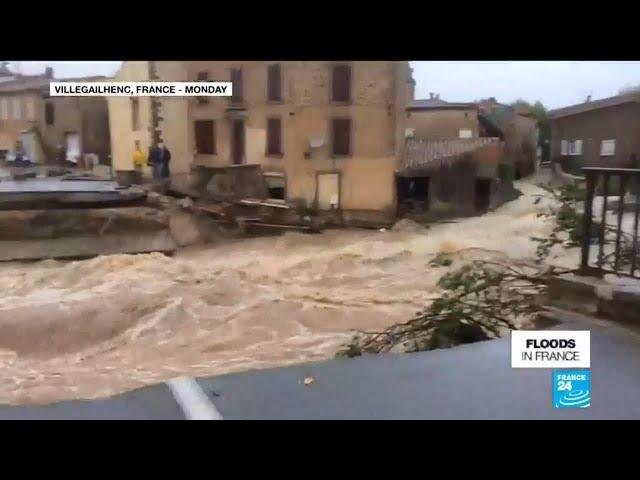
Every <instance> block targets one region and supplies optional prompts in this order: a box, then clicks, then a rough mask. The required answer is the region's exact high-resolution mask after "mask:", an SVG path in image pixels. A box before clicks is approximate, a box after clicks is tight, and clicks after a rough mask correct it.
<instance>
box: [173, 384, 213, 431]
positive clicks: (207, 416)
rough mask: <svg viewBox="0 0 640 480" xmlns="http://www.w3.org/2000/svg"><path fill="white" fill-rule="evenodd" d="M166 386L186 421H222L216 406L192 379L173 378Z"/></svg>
mask: <svg viewBox="0 0 640 480" xmlns="http://www.w3.org/2000/svg"><path fill="white" fill-rule="evenodd" d="M167 385H168V386H169V388H170V389H171V393H173V396H174V398H175V399H176V402H178V405H180V408H182V411H183V412H184V414H185V415H186V417H187V420H222V415H220V412H219V411H218V409H217V408H216V406H215V405H214V404H213V402H211V400H209V398H208V397H207V394H206V393H204V391H203V390H202V388H200V385H198V382H196V381H195V380H194V379H193V378H191V377H178V378H173V379H171V380H169V381H168V382H167Z"/></svg>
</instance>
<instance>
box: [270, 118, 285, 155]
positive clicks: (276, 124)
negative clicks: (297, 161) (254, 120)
mask: <svg viewBox="0 0 640 480" xmlns="http://www.w3.org/2000/svg"><path fill="white" fill-rule="evenodd" d="M280 154H282V129H281V123H280V119H279V118H270V119H269V120H267V155H280Z"/></svg>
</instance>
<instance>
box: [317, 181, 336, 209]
mask: <svg viewBox="0 0 640 480" xmlns="http://www.w3.org/2000/svg"><path fill="white" fill-rule="evenodd" d="M339 206H340V175H339V174H337V173H322V174H320V175H318V209H319V210H333V209H336V208H338V207H339Z"/></svg>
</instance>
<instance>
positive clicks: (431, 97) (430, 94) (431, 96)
mask: <svg viewBox="0 0 640 480" xmlns="http://www.w3.org/2000/svg"><path fill="white" fill-rule="evenodd" d="M429 98H430V99H431V100H433V92H429Z"/></svg>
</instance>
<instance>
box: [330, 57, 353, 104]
mask: <svg viewBox="0 0 640 480" xmlns="http://www.w3.org/2000/svg"><path fill="white" fill-rule="evenodd" d="M331 98H332V100H333V101H334V102H349V101H351V67H350V66H349V65H335V66H334V67H333V79H332V96H331Z"/></svg>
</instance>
